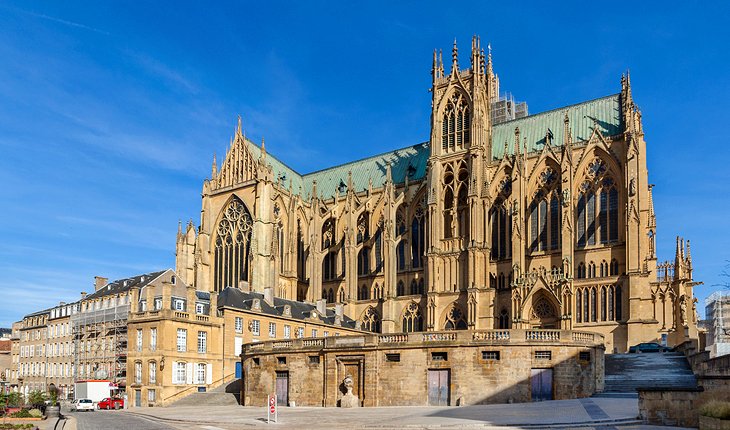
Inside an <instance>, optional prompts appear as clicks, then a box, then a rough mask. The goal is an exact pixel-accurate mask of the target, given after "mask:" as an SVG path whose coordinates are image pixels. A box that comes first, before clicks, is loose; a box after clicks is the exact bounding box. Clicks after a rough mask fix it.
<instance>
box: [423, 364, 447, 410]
mask: <svg viewBox="0 0 730 430" xmlns="http://www.w3.org/2000/svg"><path fill="white" fill-rule="evenodd" d="M450 394H451V393H450V390H449V370H448V369H438V370H433V369H429V371H428V405H429V406H449V399H450V398H451V395H450Z"/></svg>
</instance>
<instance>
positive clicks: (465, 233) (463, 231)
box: [456, 183, 469, 240]
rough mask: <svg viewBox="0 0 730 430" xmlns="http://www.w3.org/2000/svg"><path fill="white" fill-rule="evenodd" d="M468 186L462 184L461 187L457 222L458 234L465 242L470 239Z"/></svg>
mask: <svg viewBox="0 0 730 430" xmlns="http://www.w3.org/2000/svg"><path fill="white" fill-rule="evenodd" d="M467 189H468V186H467V184H465V183H462V184H461V185H460V186H459V196H458V198H457V201H456V203H457V214H456V215H457V220H458V223H459V225H458V231H457V234H458V236H459V237H462V238H464V239H465V240H468V239H469V198H468V196H467V194H468V191H467Z"/></svg>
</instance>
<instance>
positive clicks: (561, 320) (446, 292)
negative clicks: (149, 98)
mask: <svg viewBox="0 0 730 430" xmlns="http://www.w3.org/2000/svg"><path fill="white" fill-rule="evenodd" d="M467 54H468V57H469V64H468V67H466V68H463V67H461V66H460V55H459V51H458V48H457V46H456V44H454V47H453V51H452V56H451V67H450V70H446V68H445V66H444V61H443V60H442V56H441V54H437V53H436V52H434V58H433V65H432V82H431V89H430V91H431V95H432V106H431V122H430V126H429V125H427V124H424V129H428V130H429V131H428V133H429V135H430V137H429V139H428V141H426V142H423V143H414V144H413V145H410V146H407V147H404V148H399V149H395V150H393V151H389V152H387V153H384V154H379V155H374V156H372V157H369V158H365V159H362V160H358V161H353V162H349V163H345V164H343V165H339V166H334V167H329V168H325V169H322V170H319V171H316V172H312V173H307V174H302V173H299V172H297V171H295V170H294V169H292V168H290V167H289V166H287V165H286V164H285V163H286V160H285V159H284V158H278V157H277V156H275V155H274V154H273V153H272V152H269V150H270V149H271V146H270V145H269V146H266V145H264V142H263V141H262V142H261V144H260V145H257V144H255V143H253V142H251V141H250V140H248V139H247V138H246V137H245V136H244V133H243V130H242V125H241V121H240V119H239V123H238V127H237V128H236V131H235V137H234V138H233V139H232V141H231V143H230V147H229V149H228V151H227V153H226V155H225V158H224V159H223V160H221V162H220V163H218V162H217V161H216V160H215V159H214V160H213V166H212V170H211V176H210V178H209V179H206V180H205V181H204V183H203V193H202V211H201V217H200V223H199V225H195V224H194V223H192V222H191V223H189V224H188V226H187V228H186V229H184V230H183V229H182V228H180V229H179V231H178V238H177V252H176V271H177V273H178V274H179V276H180V277H181V279H183V280H184V282H186V283H188V284H190V285H193V286H194V287H195V288H196V289H198V290H201V291H210V292H221V291H223V290H224V289H226V288H235V289H239V290H241V291H245V292H258V293H263V291H264V289H265V288H272V289H273V291H274V294H275V296H276V297H278V298H282V299H289V300H297V301H304V302H309V303H314V302H315V301H316V300H318V299H325V300H327V306H328V307H334V306H336V305H341V306H343V309H344V314H346V315H348V316H350V317H352V318H353V319H355V320H357V322H358V326H359V327H361V328H362V329H365V330H369V331H372V332H378V333H399V332H420V331H441V330H483V329H510V328H513V329H530V328H543V329H561V330H586V331H591V332H595V333H600V334H602V335H603V336H604V337H605V345H606V348H607V351H609V352H613V351H616V352H623V351H627V350H628V348H629V346H631V345H634V344H636V343H639V342H645V341H662V340H666V342H667V343H668V344H669V345H677V344H679V343H681V342H683V341H684V340H686V339H689V338H694V337H696V336H697V326H696V324H697V317H696V312H695V311H696V301H695V298H694V295H693V286H694V285H695V283H694V281H693V279H692V258H691V255H690V246H689V241H687V242H685V241H684V240H683V239H679V238H678V239H677V249H676V252H675V259H674V261H673V262H659V261H658V257H657V249H656V235H657V234H658V230H657V216H656V214H655V212H654V206H653V201H652V187H653V185H652V184H650V182H649V173H648V170H647V159H648V157H649V156H650V155H651V147H650V146H648V145H647V143H646V141H645V139H644V129H643V125H642V117H641V112H640V111H639V109H638V107H637V105H636V104H635V102H634V99H633V96H632V89H631V82H630V78H629V76H628V75H626V76H622V77H621V80H620V88H617V89H618V90H619V91H618V92H617V93H615V94H610V95H608V96H604V97H599V98H596V99H594V100H589V101H582V102H579V103H577V104H574V105H570V106H563V107H557V108H556V109H554V110H550V111H546V112H540V113H536V114H531V115H527V112H526V107H525V109H524V112H523V110H522V109H521V108H520V115H516V114H515V115H512V114H510V115H508V116H505V115H502V114H498V115H497V114H495V112H496V111H495V109H499V108H500V106H501V105H499V104H498V103H500V102H501V101H504V97H503V96H502V95H500V94H499V90H498V79H497V76H496V74H495V73H494V71H493V64H492V57H491V52H490V53H489V54H488V55H485V53H484V51H483V50H482V49H481V46H480V42H479V39H478V38H475V39H473V40H472V46H471V50H470V51H468V53H467ZM461 59H462V60H463V55H462V56H461ZM495 106H496V107H495ZM523 113H524V116H522V114H523ZM499 121H504V122H499Z"/></svg>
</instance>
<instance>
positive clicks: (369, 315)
mask: <svg viewBox="0 0 730 430" xmlns="http://www.w3.org/2000/svg"><path fill="white" fill-rule="evenodd" d="M360 328H361V329H362V330H367V331H371V332H373V333H380V315H378V311H376V310H375V308H373V307H372V306H368V308H367V309H365V312H364V313H363V315H362V319H361V320H360Z"/></svg>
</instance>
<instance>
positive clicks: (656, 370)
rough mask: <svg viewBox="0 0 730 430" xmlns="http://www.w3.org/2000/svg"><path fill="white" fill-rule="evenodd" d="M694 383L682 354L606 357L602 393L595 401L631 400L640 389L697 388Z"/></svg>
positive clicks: (692, 375) (664, 353)
mask: <svg viewBox="0 0 730 430" xmlns="http://www.w3.org/2000/svg"><path fill="white" fill-rule="evenodd" d="M696 386H697V379H696V378H695V376H694V374H693V373H692V369H690V367H689V363H687V358H686V357H685V356H684V354H681V353H678V352H656V353H645V354H606V378H605V388H604V390H603V393H597V394H596V397H629V396H631V397H633V396H637V395H638V394H637V392H636V389H637V388H640V387H668V388H682V387H696Z"/></svg>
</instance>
